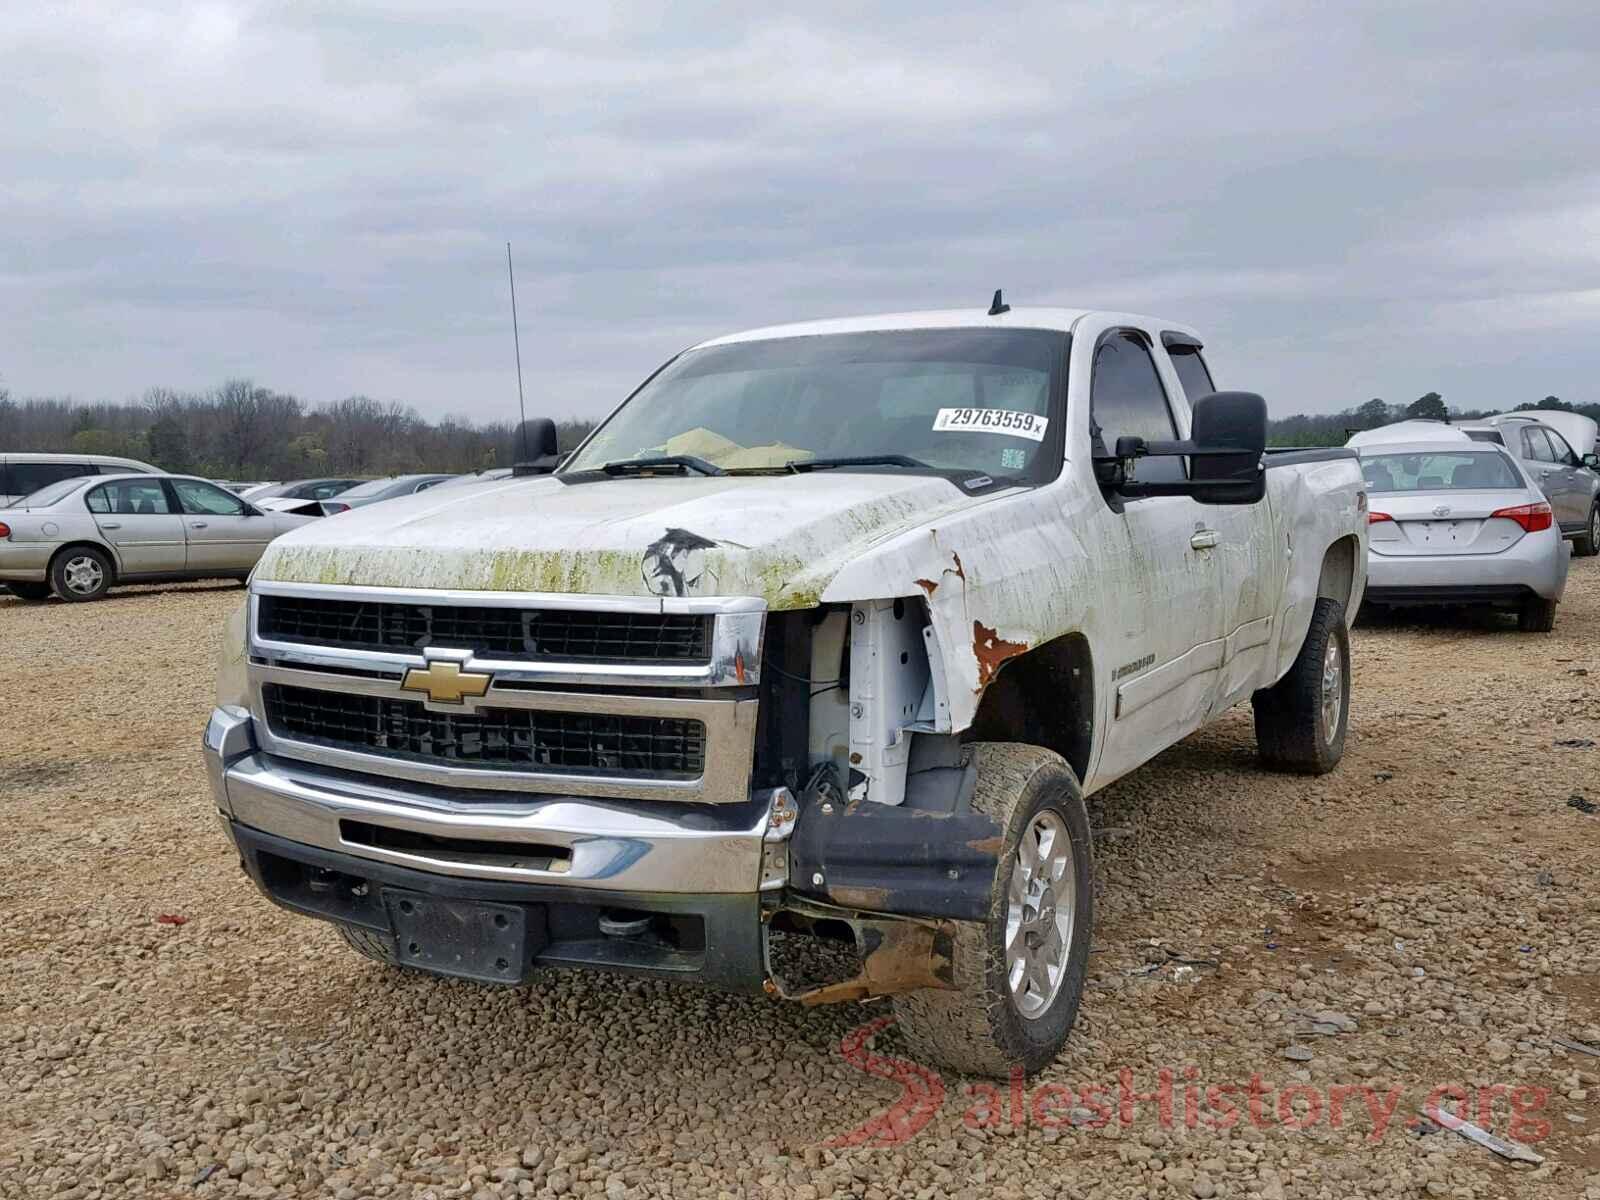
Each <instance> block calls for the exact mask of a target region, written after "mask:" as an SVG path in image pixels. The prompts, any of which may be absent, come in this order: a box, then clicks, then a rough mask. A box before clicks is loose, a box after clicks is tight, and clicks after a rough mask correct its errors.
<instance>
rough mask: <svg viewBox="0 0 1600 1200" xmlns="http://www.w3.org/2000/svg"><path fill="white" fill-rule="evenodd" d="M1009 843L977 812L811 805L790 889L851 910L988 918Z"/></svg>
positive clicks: (798, 835)
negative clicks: (1003, 848) (1004, 846)
mask: <svg viewBox="0 0 1600 1200" xmlns="http://www.w3.org/2000/svg"><path fill="white" fill-rule="evenodd" d="M1002 842H1003V836H1002V831H1001V829H1000V826H999V825H998V824H997V823H996V822H995V821H994V820H993V819H992V818H991V817H988V816H985V815H984V814H983V813H977V812H954V813H942V812H931V811H929V810H927V809H917V808H908V807H906V806H903V805H901V806H895V807H890V806H887V805H882V804H873V803H870V802H867V803H855V804H849V805H846V804H841V803H837V802H834V803H821V804H810V805H807V807H806V808H805V810H804V811H803V812H802V813H801V815H800V819H799V822H798V824H797V825H796V828H795V832H794V837H793V840H792V841H791V842H790V846H789V860H790V872H789V878H790V880H791V888H792V889H793V890H795V891H799V892H802V893H805V894H809V895H813V896H815V897H817V898H818V899H820V900H825V901H827V902H829V903H832V904H837V905H840V906H842V907H845V908H850V909H859V910H862V911H864V912H869V913H884V914H890V915H895V916H910V917H933V918H944V919H951V920H963V921H982V920H985V919H986V918H987V916H988V913H989V900H990V892H991V890H992V887H993V884H994V876H995V871H996V869H997V868H998V866H999V856H1000V848H1001V845H1002Z"/></svg>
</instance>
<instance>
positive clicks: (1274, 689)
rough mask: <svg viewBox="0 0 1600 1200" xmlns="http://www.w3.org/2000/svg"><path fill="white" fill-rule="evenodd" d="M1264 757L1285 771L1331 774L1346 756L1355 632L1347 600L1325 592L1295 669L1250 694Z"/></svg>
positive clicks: (1293, 667) (1307, 631)
mask: <svg viewBox="0 0 1600 1200" xmlns="http://www.w3.org/2000/svg"><path fill="white" fill-rule="evenodd" d="M1250 702H1251V707H1253V708H1254V709H1255V714H1256V748H1257V749H1258V750H1259V751H1260V754H1261V760H1262V761H1263V762H1265V763H1266V764H1267V765H1268V766H1269V767H1274V768H1276V769H1278V770H1280V771H1294V772H1296V773H1298V774H1302V775H1326V774H1327V773H1328V772H1329V771H1331V770H1333V768H1334V767H1336V766H1338V765H1339V760H1340V759H1341V758H1343V757H1344V738H1345V731H1346V730H1347V729H1348V728H1349V724H1350V634H1349V632H1348V631H1347V630H1346V629H1345V625H1344V605H1342V604H1340V603H1339V602H1338V601H1337V600H1332V599H1329V598H1328V597H1323V598H1322V599H1320V600H1318V601H1317V606H1316V607H1315V608H1314V609H1312V610H1311V627H1310V628H1309V629H1307V630H1306V640H1305V641H1304V642H1303V643H1301V645H1300V653H1299V654H1298V655H1297V656H1296V657H1295V660H1294V665H1293V666H1292V667H1290V668H1289V673H1288V674H1287V675H1285V676H1284V677H1283V678H1282V679H1280V680H1278V682H1277V683H1275V684H1273V685H1272V686H1271V687H1269V688H1263V689H1261V691H1259V692H1257V693H1256V694H1255V695H1254V696H1252V697H1251V698H1250Z"/></svg>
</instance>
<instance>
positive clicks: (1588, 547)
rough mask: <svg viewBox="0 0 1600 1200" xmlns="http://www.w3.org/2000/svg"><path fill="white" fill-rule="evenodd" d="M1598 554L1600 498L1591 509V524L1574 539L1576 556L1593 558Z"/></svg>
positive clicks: (1573, 550) (1599, 549)
mask: <svg viewBox="0 0 1600 1200" xmlns="http://www.w3.org/2000/svg"><path fill="white" fill-rule="evenodd" d="M1596 554H1600V500H1596V501H1595V502H1594V504H1593V506H1592V507H1591V508H1590V509H1589V524H1588V525H1587V526H1586V527H1585V528H1584V531H1583V532H1582V533H1580V534H1579V535H1578V536H1577V537H1575V538H1573V539H1572V556H1573V557H1574V558H1593V557H1594V556H1595V555H1596Z"/></svg>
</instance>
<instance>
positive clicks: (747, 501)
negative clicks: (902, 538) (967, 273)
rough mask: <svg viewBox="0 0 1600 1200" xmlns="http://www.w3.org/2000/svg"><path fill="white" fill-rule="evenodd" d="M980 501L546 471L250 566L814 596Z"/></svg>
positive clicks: (331, 533) (322, 527) (907, 485)
mask: <svg viewBox="0 0 1600 1200" xmlns="http://www.w3.org/2000/svg"><path fill="white" fill-rule="evenodd" d="M975 503H978V500H977V499H976V498H974V497H969V496H967V495H966V494H965V493H963V492H962V490H961V489H960V488H958V487H957V486H955V485H954V484H952V483H950V482H949V481H947V480H945V479H942V478H935V477H930V476H926V475H894V474H887V473H885V474H865V473H845V472H839V473H831V472H830V473H827V474H817V475H796V476H751V477H711V478H704V477H698V476H691V477H670V478H627V479H616V480H605V481H601V482H589V483H577V484H564V483H562V482H560V481H559V480H556V479H554V478H550V477H545V478H540V479H519V480H510V481H507V482H506V483H503V484H484V485H481V486H477V487H471V486H469V487H460V488H449V489H446V490H444V491H431V492H424V493H422V494H421V495H418V496H410V497H406V498H404V499H400V500H391V501H388V502H386V503H382V504H374V505H371V506H369V507H366V508H359V509H355V510H353V511H351V512H348V513H342V514H339V515H337V516H333V517H328V518H325V519H323V520H320V521H317V522H315V523H313V524H311V525H308V526H306V527H304V528H302V529H298V530H296V531H294V532H293V533H291V534H288V535H286V536H284V537H282V538H279V539H278V540H277V541H275V542H273V543H272V545H271V546H269V547H268V548H267V552H266V554H265V555H264V556H263V557H262V559H261V563H260V565H259V566H258V567H257V569H256V574H257V578H260V579H272V580H281V581H285V582H300V583H343V584H360V585H365V586H369V587H418V588H464V589H468V590H474V591H483V590H494V591H530V592H568V593H583V594H589V595H628V596H637V595H652V594H654V595H689V596H695V595H704V596H735V595H737V596H761V597H763V598H764V599H765V600H766V601H767V603H768V604H769V605H770V606H771V607H773V608H779V609H781V608H805V607H808V606H811V605H814V604H816V603H817V602H818V599H819V598H820V597H821V595H822V591H823V589H824V588H826V587H827V585H828V582H829V581H830V580H831V579H832V578H833V576H834V575H835V574H836V573H837V572H838V571H839V569H840V568H841V567H843V566H844V565H845V564H846V563H848V562H850V560H851V559H852V558H854V557H855V556H857V555H859V554H861V553H862V552H863V551H865V550H866V549H867V548H868V547H869V546H872V545H873V544H875V543H877V542H880V541H882V540H883V539H885V538H888V537H892V536H894V535H895V534H899V533H903V532H905V531H906V530H908V529H911V528H914V527H916V526H918V525H921V524H923V523H925V522H929V521H934V520H937V519H938V518H939V517H940V516H941V515H943V514H946V513H949V512H951V511H954V510H956V509H960V508H965V507H967V506H969V505H972V504H975Z"/></svg>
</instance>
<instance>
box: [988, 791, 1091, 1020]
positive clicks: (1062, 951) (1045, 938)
mask: <svg viewBox="0 0 1600 1200" xmlns="http://www.w3.org/2000/svg"><path fill="white" fill-rule="evenodd" d="M1077 884H1078V877H1077V868H1076V867H1075V866H1074V864H1073V859H1072V838H1071V836H1070V835H1069V834H1068V833H1067V826H1066V822H1065V821H1063V820H1062V819H1061V817H1060V816H1059V815H1057V814H1056V813H1053V812H1050V811H1048V810H1046V811H1045V812H1041V813H1039V814H1038V815H1037V816H1035V817H1034V818H1033V820H1032V821H1031V822H1029V824H1028V828H1027V829H1026V830H1024V831H1023V834H1022V841H1021V843H1020V844H1019V845H1018V846H1017V858H1016V862H1015V864H1014V865H1013V866H1012V869H1011V887H1010V890H1009V894H1008V896H1007V901H1008V904H1007V908H1006V941H1005V947H1006V983H1007V985H1008V987H1009V988H1010V990H1011V1002H1012V1003H1013V1004H1015V1005H1016V1006H1017V1011H1018V1012H1019V1013H1021V1014H1022V1015H1023V1016H1024V1017H1025V1018H1027V1019H1029V1020H1036V1019H1038V1018H1039V1017H1042V1016H1043V1015H1044V1014H1045V1013H1046V1012H1047V1011H1048V1010H1049V1008H1050V1005H1051V1004H1052V1003H1053V1002H1054V1001H1055V998H1056V993H1057V992H1059V991H1060V990H1061V981H1062V980H1063V979H1064V978H1066V974H1067V955H1068V952H1069V951H1070V949H1071V947H1072V921H1073V911H1074V904H1075V897H1076V896H1077Z"/></svg>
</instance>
